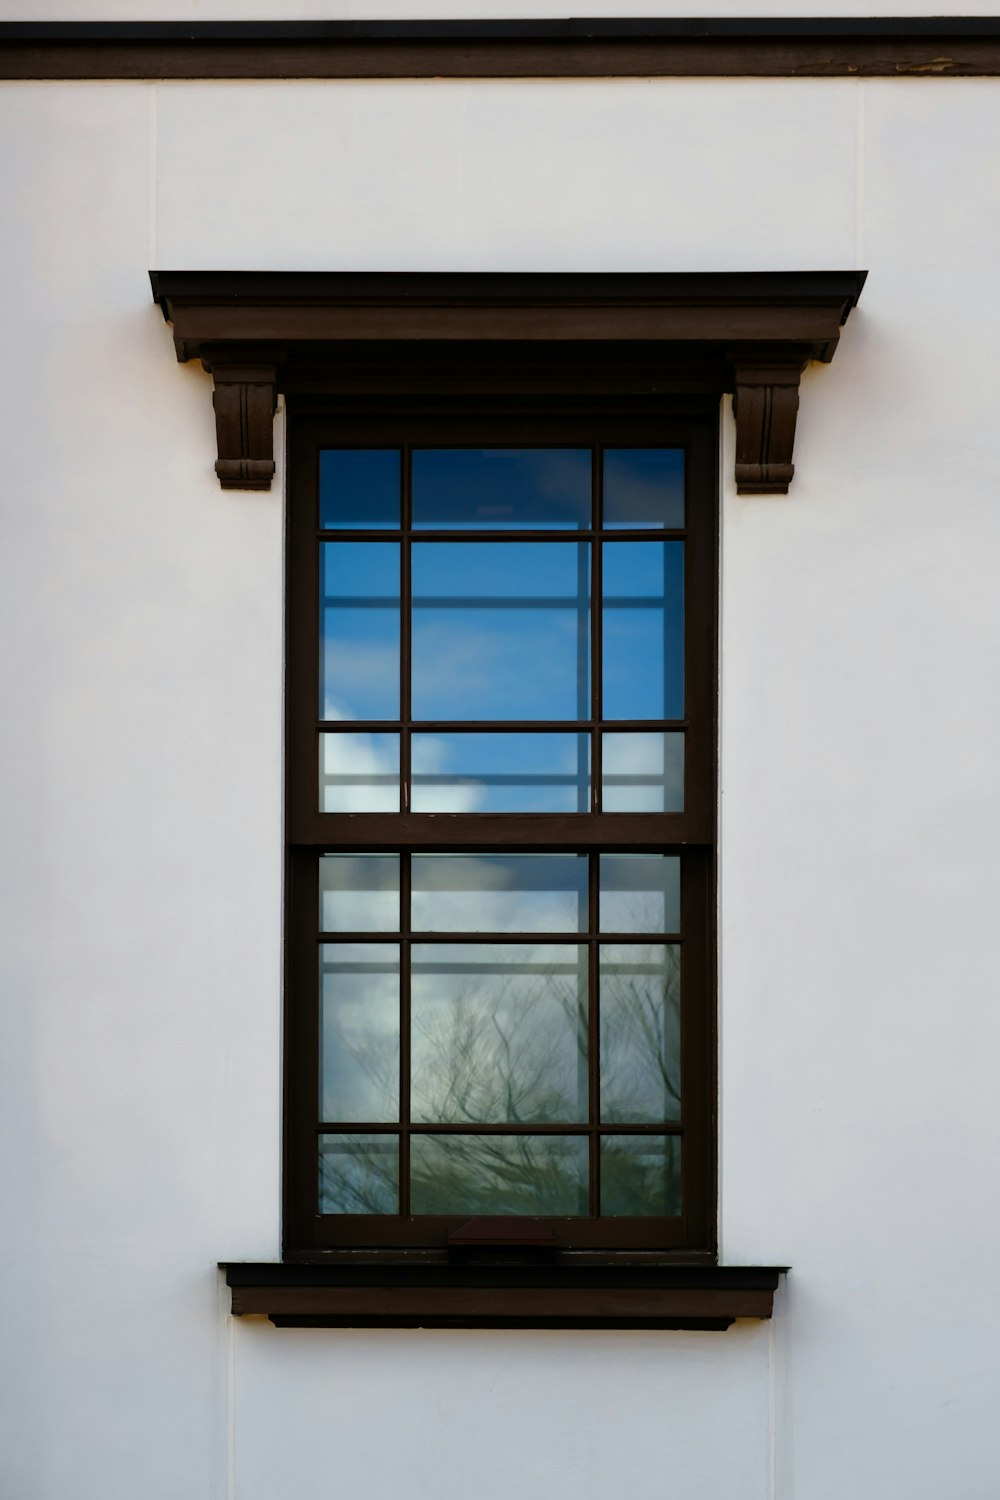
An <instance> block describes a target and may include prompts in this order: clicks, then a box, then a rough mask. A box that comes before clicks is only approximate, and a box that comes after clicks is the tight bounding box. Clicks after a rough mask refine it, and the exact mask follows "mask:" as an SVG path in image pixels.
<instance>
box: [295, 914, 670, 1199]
mask: <svg viewBox="0 0 1000 1500" xmlns="http://www.w3.org/2000/svg"><path fill="white" fill-rule="evenodd" d="M421 949H422V950H423V952H421ZM485 949H486V945H481V946H480V947H478V948H477V947H476V946H475V945H469V946H468V947H466V946H465V945H463V946H462V951H461V953H459V952H458V951H457V949H456V948H455V947H454V946H452V947H448V946H446V945H416V946H415V948H414V955H415V958H414V990H413V997H414V999H413V1010H412V1049H413V1070H412V1079H413V1084H412V1118H413V1120H414V1121H415V1122H421V1123H427V1124H441V1125H445V1124H447V1125H452V1126H454V1125H464V1126H468V1127H469V1129H468V1133H466V1132H464V1131H463V1132H461V1133H458V1132H456V1133H451V1132H448V1133H440V1134H432V1133H427V1134H424V1133H419V1134H415V1135H414V1136H412V1137H411V1147H410V1197H411V1211H412V1212H414V1213H420V1214H464V1213H468V1214H475V1213H524V1214H556V1215H561V1214H585V1213H586V1212H587V1211H588V1192H587V1184H588V1143H587V1138H586V1137H585V1136H572V1135H539V1134H531V1133H525V1134H516V1135H492V1134H484V1133H482V1131H480V1130H477V1129H476V1127H477V1126H481V1125H484V1124H505V1125H514V1126H518V1127H522V1128H524V1129H526V1130H527V1131H530V1127H531V1126H532V1125H540V1124H547V1125H552V1124H578V1123H585V1122H586V1119H587V1047H588V1038H587V991H586V970H585V958H584V959H583V960H582V961H581V962H580V963H579V964H578V962H577V952H578V951H579V952H580V953H583V950H582V949H580V950H577V949H576V948H573V949H572V950H571V951H572V954H573V957H572V959H570V958H568V956H567V950H566V949H565V948H560V949H548V950H546V949H545V948H543V947H541V946H535V947H532V948H527V947H526V948H523V949H522V948H510V947H508V948H507V949H506V950H505V951H504V953H503V962H501V963H495V964H490V963H486V962H482V961H481V960H482V959H483V958H484V957H485ZM489 951H490V955H492V954H495V952H496V950H495V949H490V950H489ZM418 955H419V956H418ZM477 959H478V960H480V961H479V962H477V961H476V960H477ZM421 964H422V965H423V967H421ZM600 991H601V1037H600V1048H601V1051H600V1071H601V1098H602V1119H603V1122H604V1123H605V1124H634V1123H652V1124H656V1123H667V1122H671V1121H676V1120H677V1119H678V1118H679V1113H680V1111H679V1105H680V983H679V950H678V949H677V948H676V946H671V945H653V944H647V945H642V944H635V945H628V946H626V945H606V946H605V947H604V949H603V950H602V965H601V976H600ZM352 1061H353V1063H354V1065H355V1066H356V1067H357V1068H359V1069H360V1070H362V1071H363V1073H364V1074H365V1075H366V1076H367V1078H368V1079H369V1081H370V1083H371V1084H372V1086H373V1087H374V1088H375V1090H376V1091H377V1094H378V1095H379V1096H383V1094H384V1092H385V1091H386V1090H387V1089H389V1088H390V1087H391V1086H392V1084H393V1082H394V1077H395V1068H396V1053H395V1049H394V1047H393V1048H387V1047H386V1046H385V1045H384V1040H381V1039H375V1038H371V1037H369V1038H367V1039H366V1040H365V1041H364V1043H362V1044H360V1045H358V1046H357V1047H356V1049H354V1050H353V1051H352ZM398 1174H399V1164H398V1142H397V1138H396V1136H395V1135H379V1134H374V1133H367V1134H366V1133H365V1132H364V1131H363V1130H359V1132H358V1133H357V1134H355V1135H351V1136H343V1137H328V1138H327V1141H326V1143H325V1146H324V1152H323V1156H322V1161H321V1197H322V1203H323V1208H324V1211H326V1212H334V1213H358V1214H367V1213H376V1214H378V1213H382V1214H384V1213H394V1212H397V1211H398ZM601 1182H602V1194H601V1196H602V1211H603V1212H605V1213H610V1214H638V1215H644V1214H662V1213H676V1212H679V1211H680V1149H679V1141H678V1140H677V1139H676V1138H671V1137H669V1136H663V1135H649V1136H629V1135H605V1136H604V1137H603V1138H602V1142H601Z"/></svg>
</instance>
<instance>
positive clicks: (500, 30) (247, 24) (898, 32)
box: [0, 16, 1000, 42]
mask: <svg viewBox="0 0 1000 1500" xmlns="http://www.w3.org/2000/svg"><path fill="white" fill-rule="evenodd" d="M792 36H794V37H809V38H811V39H816V38H827V37H832V36H836V37H865V38H868V39H871V38H875V37H879V38H881V37H900V36H910V37H912V36H921V37H928V36H934V37H945V36H947V37H957V36H961V37H970V36H974V37H984V36H1000V17H997V16H885V17H880V16H829V17H826V18H822V17H816V16H795V17H791V18H783V17H772V16H695V17H692V18H689V19H686V20H685V19H682V18H679V17H673V18H661V17H651V18H646V17H641V16H639V17H628V16H624V17H623V16H595V17H590V18H588V17H583V18H578V19H574V18H568V19H561V18H546V17H543V18H541V19H530V20H528V19H519V20H478V21H476V20H468V21H465V20H461V21H454V20H452V21H5V22H3V23H0V40H9V41H27V42H34V41H64V42H87V41H107V42H170V41H174V42H176V41H191V42H198V41H202V42H207V41H219V42H233V41H261V42H264V41H269V42H278V41H290V42H296V41H298V42H302V41H372V40H376V41H377V40H394V41H399V40H401V39H403V40H412V39H418V40H431V41H449V40H468V39H469V38H475V39H476V40H478V41H484V40H502V39H504V38H508V37H514V38H517V39H519V40H535V41H538V40H545V41H547V40H551V39H556V40H559V39H561V38H567V37H574V38H576V37H586V38H608V37H632V38H644V37H726V38H732V37H739V38H744V39H749V38H756V37H768V38H773V37H792Z"/></svg>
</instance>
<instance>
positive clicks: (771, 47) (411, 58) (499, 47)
mask: <svg viewBox="0 0 1000 1500" xmlns="http://www.w3.org/2000/svg"><path fill="white" fill-rule="evenodd" d="M900 75H904V76H905V75H914V76H917V77H931V78H933V77H959V78H961V77H991V76H997V75H1000V22H998V20H997V18H996V17H992V16H990V17H975V16H960V17H927V18H921V17H889V18H885V19H880V18H859V17H843V18H827V19H823V18H792V19H771V18H763V17H760V18H757V17H754V18H748V19H746V20H736V19H730V18H705V19H687V20H684V19H675V20H631V19H625V20H615V19H613V18H596V19H593V20H537V21H496V20H488V21H411V22H397V21H339V22H338V21H327V22H319V23H316V22H309V21H302V22H238V21H237V22H223V21H214V22H213V21H203V22H195V23H183V22H162V21H147V22H60V21H53V22H22V21H11V22H6V23H3V24H0V78H8V79H46V78H48V79H74V78H95V79H96V78H134V79H139V78H143V79H159V78H449V77H450V78H502V77H507V78H532V77H535V78H538V77H549V78H560V77H563V78H565V77H575V78H595V77H740V76H742V77H768V78H787V77H793V78H795V77H798V78H804V77H813V78H819V77H822V78H829V77H844V76H846V77H898V76H900Z"/></svg>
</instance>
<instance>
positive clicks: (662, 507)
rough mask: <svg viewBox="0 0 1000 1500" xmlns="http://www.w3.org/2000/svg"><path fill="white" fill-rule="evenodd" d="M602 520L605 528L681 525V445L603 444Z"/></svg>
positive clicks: (682, 492) (682, 493)
mask: <svg viewBox="0 0 1000 1500" xmlns="http://www.w3.org/2000/svg"><path fill="white" fill-rule="evenodd" d="M604 524H605V526H606V527H607V528H608V529H609V530H613V529H614V528H616V527H622V528H629V529H635V530H639V529H640V528H645V527H654V526H655V527H660V528H668V527H675V526H677V527H679V526H683V525H684V450H683V448H606V449H605V451H604Z"/></svg>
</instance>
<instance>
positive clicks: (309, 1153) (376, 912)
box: [286, 403, 716, 1254]
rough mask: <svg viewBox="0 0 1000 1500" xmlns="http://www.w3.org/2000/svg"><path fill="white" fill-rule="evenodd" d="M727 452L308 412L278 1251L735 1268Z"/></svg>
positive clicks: (295, 554)
mask: <svg viewBox="0 0 1000 1500" xmlns="http://www.w3.org/2000/svg"><path fill="white" fill-rule="evenodd" d="M715 441H716V438H715V415H714V412H713V413H711V414H709V413H705V414H698V413H696V414H694V415H692V414H691V413H690V412H689V413H688V414H687V415H686V416H679V415H676V414H671V411H670V409H669V407H666V406H663V405H662V404H661V405H659V406H657V405H656V403H652V409H648V410H632V411H628V412H623V411H621V410H618V411H615V410H610V411H609V410H603V409H596V410H594V409H588V410H575V411H574V410H568V411H554V410H551V409H548V408H546V407H545V406H543V405H538V406H537V407H536V408H534V409H532V408H531V407H530V406H528V407H527V409H522V410H520V411H518V410H510V409H508V410H483V409H476V410H466V411H462V410H459V409H452V410H449V411H440V410H437V411H435V410H428V411H425V412H424V413H422V414H421V413H415V412H413V411H412V410H411V411H395V412H394V411H391V410H385V409H380V410H378V411H375V410H368V411H365V410H363V409H361V410H356V411H355V412H353V413H352V414H350V415H337V416H334V415H329V416H327V415H322V414H319V415H317V414H316V413H313V414H311V415H307V414H303V415H296V414H295V413H294V412H293V414H292V417H291V421H290V459H291V462H290V474H291V481H290V494H289V579H288V627H289V643H288V644H289V670H288V693H287V697H288V754H287V777H288V836H289V855H288V937H287V953H288V983H287V1006H286V1008H287V1033H286V1048H287V1068H286V1251H287V1252H289V1253H292V1254H295V1253H307V1254H308V1253H311V1252H315V1251H317V1250H322V1249H328V1248H333V1247H345V1248H346V1247H356V1248H372V1249H375V1248H380V1247H381V1248H385V1249H398V1250H400V1251H404V1250H405V1249H407V1248H408V1247H410V1248H414V1249H417V1248H421V1249H423V1250H424V1251H427V1250H431V1251H433V1250H440V1251H443V1250H444V1249H445V1248H446V1246H447V1243H448V1239H449V1236H450V1235H453V1234H454V1233H455V1232H456V1231H457V1230H459V1229H460V1228H461V1226H462V1225H463V1224H465V1223H466V1222H467V1221H468V1220H470V1219H475V1218H476V1217H477V1216H488V1217H490V1218H491V1219H495V1218H497V1217H499V1216H503V1217H514V1218H528V1219H530V1220H531V1221H532V1222H533V1223H534V1224H536V1225H537V1226H539V1227H540V1228H541V1229H543V1230H544V1231H545V1232H546V1233H549V1234H551V1236H552V1239H553V1243H554V1244H555V1245H556V1246H558V1247H560V1248H562V1249H564V1250H574V1249H575V1250H581V1251H585V1250H597V1249H605V1248H607V1249H619V1248H633V1249H645V1250H655V1249H663V1250H674V1251H687V1252H690V1253H695V1252H699V1251H700V1252H710V1251H711V1250H712V1248H713V1168H714V1136H713V1097H714V1086H713V1077H714V1060H713V1058H714V1051H713V1041H712V1033H713V1003H712V994H713V986H712V949H711V941H710V937H711V917H712V909H713V888H714V887H713V857H712V840H713V829H714V795H715V793H714V788H715V728H714V723H715V713H714V703H715V602H714V600H715V577H716V555H715V554H716V545H715V537H716V501H715V495H716V484H715Z"/></svg>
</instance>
